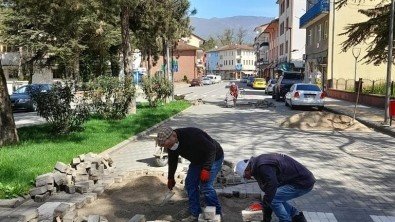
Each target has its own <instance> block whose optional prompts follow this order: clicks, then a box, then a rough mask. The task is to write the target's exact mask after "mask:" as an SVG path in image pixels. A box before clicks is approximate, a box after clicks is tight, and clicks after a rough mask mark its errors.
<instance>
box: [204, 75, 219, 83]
mask: <svg viewBox="0 0 395 222" xmlns="http://www.w3.org/2000/svg"><path fill="white" fill-rule="evenodd" d="M206 77H208V78H210V79H211V81H212V82H213V84H214V83H220V82H221V76H219V75H207V76H206Z"/></svg>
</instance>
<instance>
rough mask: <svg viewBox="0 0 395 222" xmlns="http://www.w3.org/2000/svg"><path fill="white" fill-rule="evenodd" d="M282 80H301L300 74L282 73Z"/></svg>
mask: <svg viewBox="0 0 395 222" xmlns="http://www.w3.org/2000/svg"><path fill="white" fill-rule="evenodd" d="M284 79H302V74H301V73H284Z"/></svg>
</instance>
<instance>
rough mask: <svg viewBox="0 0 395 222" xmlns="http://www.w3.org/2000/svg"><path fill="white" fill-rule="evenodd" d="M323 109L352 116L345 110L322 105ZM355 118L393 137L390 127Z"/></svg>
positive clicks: (393, 131)
mask: <svg viewBox="0 0 395 222" xmlns="http://www.w3.org/2000/svg"><path fill="white" fill-rule="evenodd" d="M324 110H326V111H328V112H331V113H336V114H341V115H346V116H349V117H353V116H352V115H350V114H349V113H346V112H343V111H339V110H336V109H333V108H328V107H324ZM355 119H356V120H358V121H359V122H361V123H362V124H364V125H366V126H368V127H370V128H373V129H374V130H376V131H378V132H381V133H384V134H386V135H388V136H392V137H395V130H394V129H391V128H390V127H386V126H382V125H380V124H378V123H375V122H372V121H369V120H366V119H365V118H360V117H355Z"/></svg>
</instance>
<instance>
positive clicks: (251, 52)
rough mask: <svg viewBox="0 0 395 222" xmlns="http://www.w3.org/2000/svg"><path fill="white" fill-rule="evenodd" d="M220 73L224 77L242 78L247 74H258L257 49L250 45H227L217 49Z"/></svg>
mask: <svg viewBox="0 0 395 222" xmlns="http://www.w3.org/2000/svg"><path fill="white" fill-rule="evenodd" d="M217 52H218V56H219V61H218V66H219V67H218V73H219V74H220V75H221V76H222V78H223V79H240V78H241V77H242V76H246V75H256V67H255V62H256V55H255V49H254V47H252V46H248V45H237V44H234V45H226V46H223V47H220V48H218V49H217Z"/></svg>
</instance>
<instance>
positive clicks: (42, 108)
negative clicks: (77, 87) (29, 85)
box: [31, 84, 89, 134]
mask: <svg viewBox="0 0 395 222" xmlns="http://www.w3.org/2000/svg"><path fill="white" fill-rule="evenodd" d="M31 96H32V98H33V101H34V102H35V103H36V105H37V113H38V115H39V116H41V117H43V118H45V119H46V120H47V122H48V123H49V124H50V126H51V128H52V130H53V132H54V133H56V134H63V133H70V132H73V131H77V130H80V129H82V125H83V123H84V122H86V120H87V119H88V118H89V108H88V107H87V105H86V104H85V103H84V101H81V102H78V103H77V104H76V105H75V107H74V108H72V107H71V105H72V103H75V102H76V101H75V100H74V94H73V93H72V92H71V89H70V87H69V86H67V85H66V86H65V87H62V86H61V85H60V84H54V85H53V87H52V89H51V90H49V91H47V92H34V93H32V95H31Z"/></svg>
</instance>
